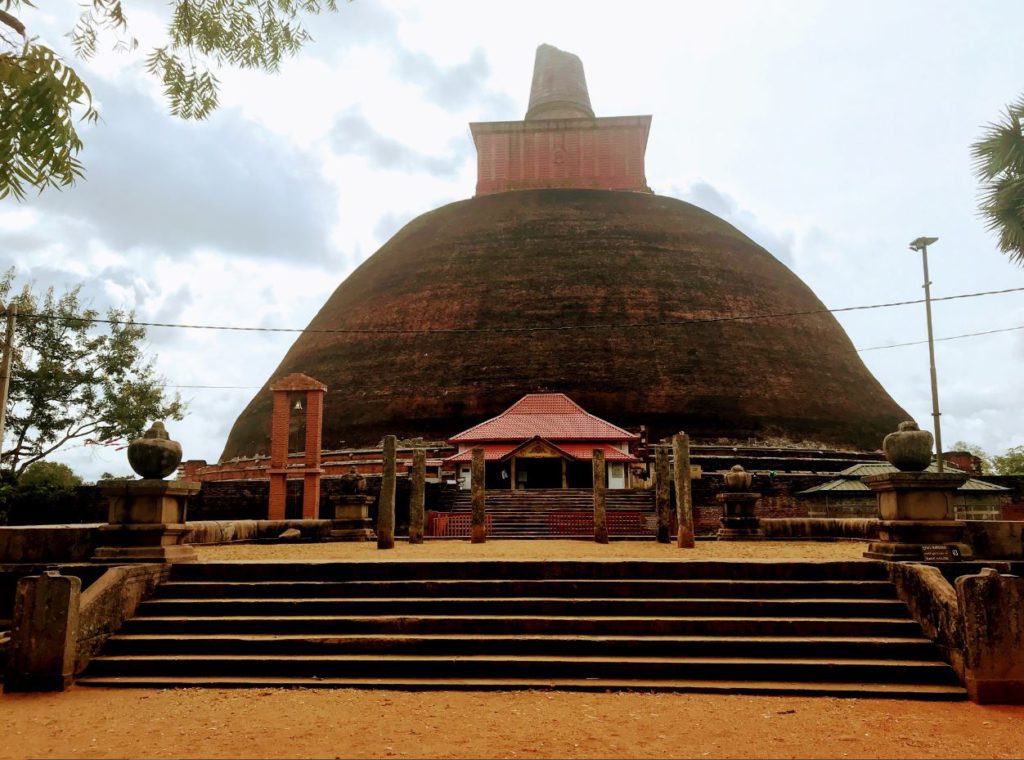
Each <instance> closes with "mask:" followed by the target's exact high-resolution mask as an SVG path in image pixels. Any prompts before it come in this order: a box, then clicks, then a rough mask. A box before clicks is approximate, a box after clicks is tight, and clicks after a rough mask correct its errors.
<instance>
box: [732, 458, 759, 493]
mask: <svg viewBox="0 0 1024 760" xmlns="http://www.w3.org/2000/svg"><path fill="white" fill-rule="evenodd" d="M753 482H754V476H753V475H751V474H750V473H749V472H747V471H746V470H744V469H743V467H742V466H741V465H738V464H734V465H733V466H732V469H730V470H729V472H727V473H725V488H726V490H727V491H746V490H747V489H748V488H750V484H751V483H753Z"/></svg>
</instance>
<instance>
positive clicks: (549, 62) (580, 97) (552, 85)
mask: <svg viewBox="0 0 1024 760" xmlns="http://www.w3.org/2000/svg"><path fill="white" fill-rule="evenodd" d="M593 118H594V109H593V108H591V107H590V94H589V93H588V92H587V79H586V77H585V76H584V74H583V61H581V60H580V59H579V56H576V55H573V54H572V53H566V52H565V51H564V50H559V49H558V48H556V47H554V46H553V45H541V46H540V47H538V48H537V57H536V59H535V60H534V63H533V84H532V86H531V87H530V105H529V107H528V108H527V109H526V119H527V121H533V120H539V119H593Z"/></svg>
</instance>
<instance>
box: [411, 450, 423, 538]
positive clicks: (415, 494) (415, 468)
mask: <svg viewBox="0 0 1024 760" xmlns="http://www.w3.org/2000/svg"><path fill="white" fill-rule="evenodd" d="M409 475H410V478H411V480H412V491H411V492H410V494H409V543H410V544H422V543H423V519H424V510H423V507H424V502H425V501H426V491H427V483H426V480H427V452H426V451H425V450H424V449H414V450H413V452H412V472H410V473H409Z"/></svg>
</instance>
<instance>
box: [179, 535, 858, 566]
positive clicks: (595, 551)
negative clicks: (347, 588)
mask: <svg viewBox="0 0 1024 760" xmlns="http://www.w3.org/2000/svg"><path fill="white" fill-rule="evenodd" d="M866 548H867V544H865V543H861V542H859V541H825V542H820V541H722V542H719V541H698V542H697V547H696V548H695V549H678V548H676V546H675V545H674V544H659V543H657V542H656V541H612V542H611V543H610V544H596V543H594V542H593V541H567V540H566V541H562V540H552V541H546V540H545V541H488V542H487V543H484V544H472V543H470V542H469V541H427V542H425V543H423V544H417V545H410V544H408V543H405V542H403V541H399V542H397V543H396V544H395V548H394V549H389V550H386V551H381V550H379V549H377V544H376V543H373V542H358V543H324V544H225V545H223V546H197V547H196V553H197V554H198V555H199V561H200V562H223V561H228V560H291V561H302V560H359V561H363V562H382V561H395V560H399V561H408V560H417V559H425V560H452V561H455V562H458V561H462V560H476V559H588V560H590V559H661V560H676V561H679V560H708V559H748V560H758V559H759V560H766V561H774V560H780V559H781V560H798V559H808V560H850V559H863V556H862V555H863V553H864V550H865V549H866Z"/></svg>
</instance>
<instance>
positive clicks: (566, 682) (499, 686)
mask: <svg viewBox="0 0 1024 760" xmlns="http://www.w3.org/2000/svg"><path fill="white" fill-rule="evenodd" d="M82 684H83V685H86V686H98V687H104V688H121V689H131V688H137V689H139V688H141V689H173V688H179V689H184V688H208V689H252V688H261V689H270V688H303V687H306V688H316V689H384V690H392V691H454V690H457V691H514V690H529V691H580V692H595V691H596V692H608V691H624V692H628V691H642V692H645V693H650V692H672V693H676V694H744V695H760V696H801V697H841V698H862V699H863V698H871V699H913V700H918V701H943V702H945V701H962V700H964V699H966V692H965V691H964V690H963V689H962V688H961V687H959V686H947V685H936V684H892V683H864V684H862V683H834V682H825V681H821V682H801V681H793V680H788V679H787V680H783V681H777V682H773V681H750V680H745V679H744V680H736V681H729V680H723V679H716V680H706V681H701V680H695V679H660V680H657V681H643V680H635V679H614V678H601V679H594V678H585V679H570V678H537V679H531V678H321V677H310V678H303V677H295V676H281V677H275V676H259V677H253V676H182V675H174V676H96V677H91V678H89V679H87V680H85V681H82Z"/></svg>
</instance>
